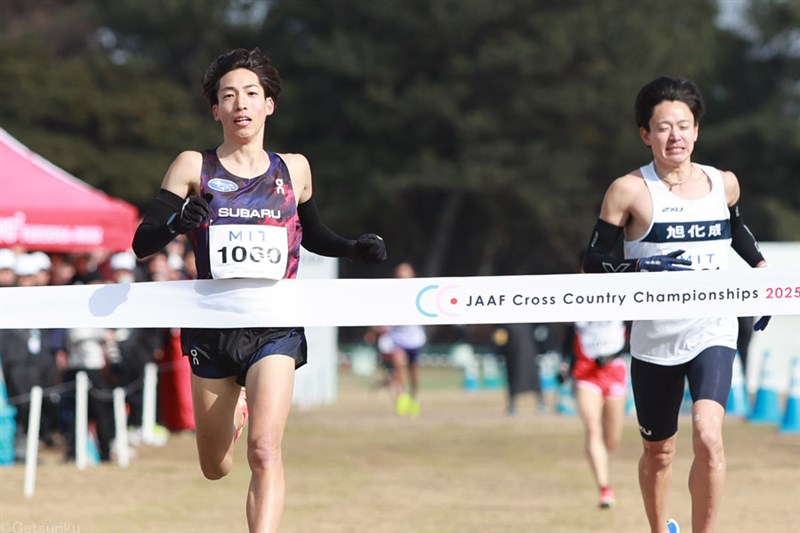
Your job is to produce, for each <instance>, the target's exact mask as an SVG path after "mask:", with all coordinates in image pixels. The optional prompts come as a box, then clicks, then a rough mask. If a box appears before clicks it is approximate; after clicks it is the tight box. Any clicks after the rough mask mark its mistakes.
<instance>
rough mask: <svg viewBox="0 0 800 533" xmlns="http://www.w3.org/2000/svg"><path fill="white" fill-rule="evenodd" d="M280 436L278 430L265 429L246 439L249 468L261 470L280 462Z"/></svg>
mask: <svg viewBox="0 0 800 533" xmlns="http://www.w3.org/2000/svg"><path fill="white" fill-rule="evenodd" d="M281 441H282V436H281V434H280V432H278V431H267V432H265V433H263V434H262V435H258V436H255V437H253V438H251V439H248V441H247V460H248V462H249V463H250V468H251V470H253V471H254V472H255V471H263V470H268V469H269V468H270V467H272V466H274V465H277V464H280V462H281Z"/></svg>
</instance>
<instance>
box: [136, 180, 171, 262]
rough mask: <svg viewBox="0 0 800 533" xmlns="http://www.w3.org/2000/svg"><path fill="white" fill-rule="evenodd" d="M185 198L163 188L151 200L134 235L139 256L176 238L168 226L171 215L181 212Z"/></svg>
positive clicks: (156, 249) (145, 254)
mask: <svg viewBox="0 0 800 533" xmlns="http://www.w3.org/2000/svg"><path fill="white" fill-rule="evenodd" d="M182 206H183V198H181V197H180V196H178V195H177V194H175V193H174V192H172V191H168V190H166V189H161V191H160V192H159V193H158V196H156V197H155V199H154V200H153V201H152V202H150V205H149V206H147V211H145V214H144V219H142V223H141V224H139V227H138V228H136V233H135V234H134V235H133V253H135V254H136V256H137V257H140V258H141V257H147V256H148V255H152V254H154V253H156V252H157V251H159V250H161V249H162V248H163V247H164V246H166V245H167V244H168V243H169V241H171V240H172V239H174V238H175V234H174V233H172V232H171V231H170V229H169V228H168V227H167V221H168V220H169V217H170V216H172V215H173V214H175V213H180V211H181V207H182Z"/></svg>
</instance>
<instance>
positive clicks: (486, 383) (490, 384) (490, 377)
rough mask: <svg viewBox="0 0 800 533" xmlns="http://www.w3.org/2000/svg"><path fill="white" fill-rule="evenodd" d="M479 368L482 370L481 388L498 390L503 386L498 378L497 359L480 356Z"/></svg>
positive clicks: (489, 355) (489, 356)
mask: <svg viewBox="0 0 800 533" xmlns="http://www.w3.org/2000/svg"><path fill="white" fill-rule="evenodd" d="M481 367H482V370H483V383H482V384H483V388H484V389H487V390H492V389H499V388H501V387H502V386H503V382H502V379H501V378H500V366H499V365H498V364H497V359H496V358H495V356H494V355H492V354H484V355H482V356H481Z"/></svg>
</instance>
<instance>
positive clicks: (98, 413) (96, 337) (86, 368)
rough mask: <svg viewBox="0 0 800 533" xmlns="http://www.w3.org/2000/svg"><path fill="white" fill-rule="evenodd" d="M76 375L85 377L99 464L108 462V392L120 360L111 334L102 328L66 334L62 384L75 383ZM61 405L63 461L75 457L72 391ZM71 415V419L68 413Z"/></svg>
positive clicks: (110, 410) (110, 411)
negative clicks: (63, 413)
mask: <svg viewBox="0 0 800 533" xmlns="http://www.w3.org/2000/svg"><path fill="white" fill-rule="evenodd" d="M78 372H86V376H87V377H88V378H89V386H90V390H89V403H88V409H89V413H88V414H89V420H91V421H93V422H94V423H95V428H96V434H97V447H98V451H99V452H100V460H101V461H109V460H110V459H111V441H112V440H113V438H114V431H115V430H114V411H113V406H112V403H111V391H112V389H113V387H114V386H115V385H117V384H118V383H117V382H116V381H117V379H118V377H119V376H120V374H121V357H120V353H119V347H118V345H117V341H116V338H115V336H114V331H113V330H110V329H103V328H75V329H70V330H69V331H68V332H67V371H66V375H65V377H64V381H66V382H69V381H75V377H76V376H77V375H78ZM65 396H68V397H67V398H65V399H66V401H65V403H64V405H63V408H64V409H66V410H67V412H68V414H67V420H68V421H69V423H67V434H66V437H67V460H72V459H74V457H75V433H74V429H75V423H74V410H73V409H74V406H75V391H74V389H72V390H71V391H70V393H69V394H68V395H65ZM70 413H71V415H72V416H71V417H70V416H69V414H70Z"/></svg>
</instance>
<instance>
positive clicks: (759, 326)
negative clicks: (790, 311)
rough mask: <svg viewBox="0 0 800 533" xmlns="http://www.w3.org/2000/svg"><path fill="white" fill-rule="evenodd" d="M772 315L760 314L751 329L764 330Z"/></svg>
mask: <svg viewBox="0 0 800 533" xmlns="http://www.w3.org/2000/svg"><path fill="white" fill-rule="evenodd" d="M771 318H772V315H767V316H762V317H761V318H759V319H758V321H757V322H756V323H755V324H753V331H764V330H765V329H767V325H768V324H769V321H770V319H771Z"/></svg>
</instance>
